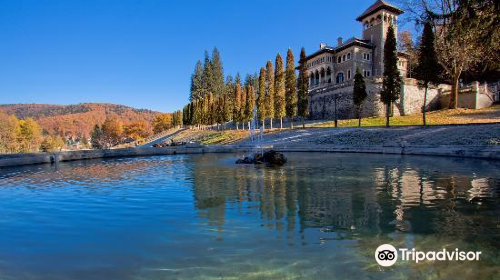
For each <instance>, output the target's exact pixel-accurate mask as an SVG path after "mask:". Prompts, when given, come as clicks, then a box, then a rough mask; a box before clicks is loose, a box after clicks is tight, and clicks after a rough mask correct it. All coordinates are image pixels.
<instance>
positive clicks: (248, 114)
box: [245, 85, 255, 128]
mask: <svg viewBox="0 0 500 280" xmlns="http://www.w3.org/2000/svg"><path fill="white" fill-rule="evenodd" d="M246 95H247V96H246V102H245V104H246V105H245V119H246V121H247V122H248V127H249V128H250V120H252V115H253V109H254V107H255V92H254V90H253V86H252V85H248V86H247V89H246Z"/></svg>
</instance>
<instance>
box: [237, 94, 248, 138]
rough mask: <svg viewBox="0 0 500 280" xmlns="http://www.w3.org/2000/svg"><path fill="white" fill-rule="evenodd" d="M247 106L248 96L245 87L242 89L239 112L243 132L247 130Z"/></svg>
mask: <svg viewBox="0 0 500 280" xmlns="http://www.w3.org/2000/svg"><path fill="white" fill-rule="evenodd" d="M246 104H247V94H246V89H245V87H241V101H240V110H239V119H240V122H241V126H242V127H243V130H245V122H246V114H245V107H246Z"/></svg>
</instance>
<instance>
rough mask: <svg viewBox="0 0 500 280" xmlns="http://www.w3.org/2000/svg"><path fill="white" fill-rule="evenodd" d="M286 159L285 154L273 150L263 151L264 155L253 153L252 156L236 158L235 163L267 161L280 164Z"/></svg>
mask: <svg viewBox="0 0 500 280" xmlns="http://www.w3.org/2000/svg"><path fill="white" fill-rule="evenodd" d="M286 161H287V159H286V157H285V155H283V154H282V153H278V152H276V151H274V150H270V151H267V152H264V155H261V154H260V153H257V154H254V156H253V157H245V158H243V159H238V160H237V161H236V164H261V163H267V164H269V165H275V166H281V165H283V164H285V163H286Z"/></svg>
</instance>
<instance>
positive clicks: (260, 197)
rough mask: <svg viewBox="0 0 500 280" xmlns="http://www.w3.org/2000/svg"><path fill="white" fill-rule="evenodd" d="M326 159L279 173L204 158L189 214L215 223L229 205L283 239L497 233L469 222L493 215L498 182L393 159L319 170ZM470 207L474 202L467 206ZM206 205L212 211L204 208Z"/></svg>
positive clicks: (339, 162) (343, 160) (343, 162)
mask: <svg viewBox="0 0 500 280" xmlns="http://www.w3.org/2000/svg"><path fill="white" fill-rule="evenodd" d="M316 156H320V157H321V156H322V155H316ZM328 157H329V156H328V155H327V156H325V159H324V160H314V159H313V160H308V159H307V158H306V159H304V160H302V161H301V162H300V163H301V164H302V165H301V166H299V165H296V164H297V162H294V160H293V159H292V160H291V163H290V164H289V165H287V166H285V167H283V168H267V167H264V166H259V167H254V166H234V165H228V166H220V165H217V164H213V159H211V161H212V164H211V166H212V167H209V166H207V165H203V166H202V167H201V168H200V171H197V172H196V171H195V173H199V174H195V187H194V188H195V199H196V201H197V205H198V206H197V208H198V209H199V210H200V212H212V214H211V215H207V217H208V216H210V219H213V220H217V221H218V222H219V223H221V224H222V223H223V221H224V215H225V213H224V211H222V210H221V209H219V208H221V207H222V208H223V207H227V203H230V204H234V205H236V207H237V209H240V211H242V209H245V210H246V211H245V212H246V213H250V214H251V215H254V214H256V216H255V217H260V219H261V220H263V221H264V222H263V224H264V226H267V227H269V228H273V229H276V230H278V231H288V232H294V231H296V230H298V231H300V232H304V231H305V230H306V229H308V228H321V229H322V230H323V229H325V230H327V231H333V232H345V233H347V234H350V233H364V234H369V235H378V234H387V233H391V232H393V231H401V232H413V233H417V234H448V235H450V234H452V235H453V234H454V235H457V236H459V237H460V238H470V237H472V236H473V234H481V233H487V231H488V230H489V231H491V229H494V228H496V227H497V226H498V225H497V224H496V223H497V222H496V220H495V219H490V220H488V219H487V217H488V215H484V214H485V213H488V212H481V214H480V215H477V213H479V212H478V211H484V210H485V211H490V212H491V213H490V214H495V215H498V214H500V213H499V210H498V208H499V207H498V202H496V200H495V198H496V197H497V194H498V183H496V181H492V179H487V178H485V177H479V178H477V174H476V175H475V174H474V173H468V172H462V173H463V174H462V173H460V172H459V173H453V172H443V171H441V170H439V171H436V170H435V168H437V166H433V165H426V164H422V162H420V160H418V161H416V162H412V161H411V160H408V159H406V158H400V157H393V158H390V157H389V158H388V159H383V160H381V159H380V158H379V157H366V156H364V157H362V158H359V157H358V158H356V157H353V158H349V157H346V156H338V157H334V156H330V157H332V158H334V160H335V161H334V162H330V163H329V164H326V165H325V164H321V162H328V160H331V159H329V158H328ZM394 159H396V160H394ZM417 159H418V158H417ZM318 162H319V163H318ZM432 163H433V164H435V162H432ZM438 163H439V164H443V163H442V162H438ZM445 163H446V161H445ZM454 163H455V162H454ZM429 166H430V167H429ZM299 167H300V168H299ZM463 171H466V170H465V169H464V170H463ZM202 175H206V176H202ZM474 176H476V177H474ZM221 177H222V178H221ZM478 201H481V202H482V203H481V204H474V205H471V202H478ZM208 202H209V203H208ZM210 203H214V206H213V207H212V208H211V207H206V206H207V205H210ZM224 204H226V206H224ZM221 205H222V206H221ZM202 206H203V207H202ZM252 213H253V214H252ZM492 217H494V216H492ZM297 221H298V222H299V224H296V222H297ZM474 224H476V226H474ZM478 224H479V225H481V226H477V225H478ZM482 225H485V226H484V227H483V226H482ZM297 226H298V228H297ZM468 227H475V229H474V230H466V229H467V228H468ZM488 228H489V229H488ZM496 234H497V235H498V233H496ZM490 235H491V232H490ZM498 237H500V236H498Z"/></svg>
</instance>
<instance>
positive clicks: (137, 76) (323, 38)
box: [0, 0, 375, 112]
mask: <svg viewBox="0 0 500 280" xmlns="http://www.w3.org/2000/svg"><path fill="white" fill-rule="evenodd" d="M374 2H375V0H349V1H339V0H328V1H310V0H272V1H270V0H198V1H194V0H193V1H188V0H0V104H5V103H51V104H76V103H83V102H109V103H118V104H124V105H129V106H133V107H137V108H145V109H152V110H158V111H162V112H167V111H173V110H176V109H180V108H182V106H183V105H184V104H186V103H187V102H188V96H189V83H190V77H191V74H192V72H193V69H194V66H195V63H196V61H197V60H198V59H203V54H204V51H205V49H208V50H211V49H212V48H213V46H217V47H218V48H219V51H220V53H221V56H222V60H223V63H224V70H225V74H232V75H233V76H234V75H235V74H236V73H237V72H240V73H241V74H242V76H244V75H245V74H246V73H254V72H256V71H258V70H259V69H260V67H261V66H263V65H265V63H266V61H267V60H273V61H274V58H275V57H276V54H277V53H278V52H280V53H281V54H282V55H283V56H285V53H286V50H287V48H288V47H291V48H292V50H293V51H294V54H295V56H296V58H298V56H299V54H300V48H301V47H302V46H304V47H305V48H306V51H307V53H311V52H314V51H316V50H317V49H318V48H319V43H321V42H326V43H328V44H330V45H335V44H336V40H337V37H339V36H341V37H343V38H344V39H347V38H349V37H352V36H358V37H359V36H361V25H360V24H359V23H358V22H356V21H355V18H356V17H357V16H358V15H360V14H361V13H362V12H363V11H364V10H365V9H366V8H367V7H368V6H370V5H371V4H373V3H374Z"/></svg>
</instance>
